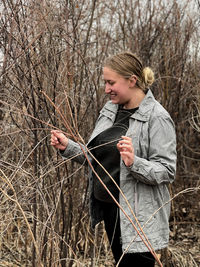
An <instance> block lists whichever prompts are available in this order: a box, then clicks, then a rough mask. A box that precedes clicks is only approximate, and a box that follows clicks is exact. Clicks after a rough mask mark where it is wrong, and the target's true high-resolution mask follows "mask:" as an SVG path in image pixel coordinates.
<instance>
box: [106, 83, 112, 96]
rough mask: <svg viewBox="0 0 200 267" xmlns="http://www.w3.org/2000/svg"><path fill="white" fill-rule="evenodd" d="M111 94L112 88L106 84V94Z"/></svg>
mask: <svg viewBox="0 0 200 267" xmlns="http://www.w3.org/2000/svg"><path fill="white" fill-rule="evenodd" d="M110 92H111V88H110V86H109V84H108V83H106V85H105V93H106V94H110Z"/></svg>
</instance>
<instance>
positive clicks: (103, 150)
mask: <svg viewBox="0 0 200 267" xmlns="http://www.w3.org/2000/svg"><path fill="white" fill-rule="evenodd" d="M137 109H138V108H134V109H123V108H119V110H118V112H117V114H116V118H115V122H114V124H113V125H112V126H111V127H110V128H108V129H106V130H105V131H103V132H102V133H100V134H99V135H98V136H96V137H95V138H94V140H92V142H91V143H90V144H89V148H94V149H92V150H91V152H92V154H93V155H94V156H95V158H96V159H97V160H98V161H99V162H100V163H101V164H102V166H103V167H104V168H105V169H106V170H107V171H108V173H109V174H110V175H111V176H112V178H113V179H114V180H115V181H116V183H117V184H118V185H119V175H120V153H119V151H118V149H117V143H118V141H119V140H120V139H121V136H122V135H125V134H126V132H127V130H128V127H129V117H130V116H131V115H132V114H133V113H134V112H135V111H136V110H137ZM95 147H96V148H95ZM93 167H94V169H95V171H96V172H97V174H98V176H99V177H100V178H101V179H102V181H103V182H104V184H105V185H106V186H107V188H108V189H109V190H110V191H111V193H112V194H113V195H114V197H115V198H116V199H117V200H118V196H119V190H118V189H117V187H116V185H115V184H114V183H113V181H112V180H111V178H110V177H109V176H108V175H107V174H106V172H105V171H104V170H103V169H102V167H101V166H100V165H99V164H98V163H96V161H95V160H94V162H93ZM93 179H94V196H95V198H96V199H98V200H100V201H104V202H111V203H112V202H113V199H112V198H111V196H110V195H109V193H108V192H107V191H106V189H105V188H104V187H103V185H102V184H101V182H100V181H99V179H98V178H97V177H96V175H95V174H94V173H93Z"/></svg>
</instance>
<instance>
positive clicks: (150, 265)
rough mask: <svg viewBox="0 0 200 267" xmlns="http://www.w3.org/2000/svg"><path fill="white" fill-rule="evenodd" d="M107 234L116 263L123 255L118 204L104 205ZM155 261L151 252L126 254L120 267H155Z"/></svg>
mask: <svg viewBox="0 0 200 267" xmlns="http://www.w3.org/2000/svg"><path fill="white" fill-rule="evenodd" d="M102 208H103V214H104V223H105V229H106V233H107V236H108V239H109V242H110V245H111V249H112V253H113V256H114V259H115V261H116V263H117V262H118V261H119V259H120V257H121V255H122V253H123V252H122V244H121V231H120V220H119V208H118V207H117V205H116V204H114V203H113V204H112V203H111V204H110V203H102ZM154 265H155V259H154V257H153V255H152V254H151V253H150V252H143V253H126V254H124V256H123V258H122V260H121V261H120V264H119V267H154Z"/></svg>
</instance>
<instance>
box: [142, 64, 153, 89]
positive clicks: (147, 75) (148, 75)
mask: <svg viewBox="0 0 200 267" xmlns="http://www.w3.org/2000/svg"><path fill="white" fill-rule="evenodd" d="M143 76H144V82H145V85H146V87H148V86H151V85H152V84H153V82H154V80H155V79H154V72H153V71H152V69H151V68H149V67H145V68H144V69H143Z"/></svg>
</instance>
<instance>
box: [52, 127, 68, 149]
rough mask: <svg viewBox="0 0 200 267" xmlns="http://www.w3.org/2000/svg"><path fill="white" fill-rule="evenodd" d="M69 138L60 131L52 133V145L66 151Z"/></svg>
mask: <svg viewBox="0 0 200 267" xmlns="http://www.w3.org/2000/svg"><path fill="white" fill-rule="evenodd" d="M68 142H69V140H68V138H67V137H66V136H65V135H64V134H63V133H62V132H61V131H59V130H52V131H51V145H52V146H53V147H55V148H57V149H60V150H65V149H66V148H67V145H68Z"/></svg>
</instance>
